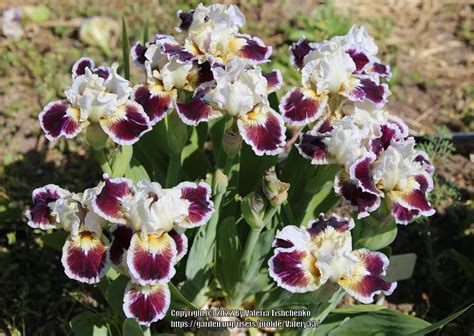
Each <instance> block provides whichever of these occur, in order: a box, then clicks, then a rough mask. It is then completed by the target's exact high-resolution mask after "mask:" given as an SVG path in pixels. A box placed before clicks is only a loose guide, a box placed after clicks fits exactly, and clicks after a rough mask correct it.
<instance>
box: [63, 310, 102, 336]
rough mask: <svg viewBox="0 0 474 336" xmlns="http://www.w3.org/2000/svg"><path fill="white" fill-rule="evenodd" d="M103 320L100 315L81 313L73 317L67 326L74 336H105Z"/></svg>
mask: <svg viewBox="0 0 474 336" xmlns="http://www.w3.org/2000/svg"><path fill="white" fill-rule="evenodd" d="M105 320H106V319H105V317H104V316H103V315H101V314H94V313H92V312H83V313H81V314H79V315H76V316H74V317H73V318H72V320H71V321H70V322H69V325H70V326H71V329H72V331H73V333H74V335H76V336H107V335H108V332H107V324H106V323H105Z"/></svg>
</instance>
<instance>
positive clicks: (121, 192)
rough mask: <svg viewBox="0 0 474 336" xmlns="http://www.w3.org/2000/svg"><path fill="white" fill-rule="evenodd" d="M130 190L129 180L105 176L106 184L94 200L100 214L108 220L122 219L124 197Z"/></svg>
mask: <svg viewBox="0 0 474 336" xmlns="http://www.w3.org/2000/svg"><path fill="white" fill-rule="evenodd" d="M129 192H130V186H129V184H128V182H127V181H124V180H115V179H109V178H108V177H105V182H104V186H103V187H102V190H101V191H100V193H99V194H98V195H97V196H96V197H95V198H94V200H93V202H94V204H95V206H96V207H97V209H98V211H99V213H100V215H102V216H103V217H104V218H105V219H107V220H111V221H114V220H117V221H121V220H122V212H121V208H122V198H123V197H124V196H125V195H127V194H128V193H129Z"/></svg>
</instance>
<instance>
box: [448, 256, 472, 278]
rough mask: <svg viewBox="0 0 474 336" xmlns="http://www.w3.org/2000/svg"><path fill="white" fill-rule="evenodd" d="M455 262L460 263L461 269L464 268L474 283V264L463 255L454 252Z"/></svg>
mask: <svg viewBox="0 0 474 336" xmlns="http://www.w3.org/2000/svg"><path fill="white" fill-rule="evenodd" d="M453 256H454V260H456V262H457V263H458V265H459V267H461V268H462V270H463V271H464V273H466V275H467V276H468V277H469V279H470V280H471V281H474V264H473V263H472V262H471V261H470V260H469V259H468V258H466V257H465V256H463V255H462V254H461V253H459V252H456V251H455V250H453Z"/></svg>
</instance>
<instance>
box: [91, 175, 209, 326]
mask: <svg viewBox="0 0 474 336" xmlns="http://www.w3.org/2000/svg"><path fill="white" fill-rule="evenodd" d="M210 197H211V188H210V187H209V185H208V184H206V183H204V182H200V183H198V184H196V183H191V182H183V183H180V184H179V185H178V186H176V187H174V188H171V189H163V188H162V187H161V186H160V185H159V184H158V183H155V182H148V181H141V182H139V183H137V184H134V183H133V182H132V181H131V180H128V179H125V178H114V179H110V178H108V176H107V175H104V182H103V183H101V184H100V185H99V186H98V192H97V194H96V195H95V197H94V199H93V201H92V202H93V207H94V209H95V210H96V211H97V213H98V214H100V216H102V217H103V218H104V219H106V220H108V221H110V222H112V223H116V226H115V229H114V231H113V233H112V235H113V239H112V243H111V245H110V250H109V251H110V252H109V255H110V260H111V262H112V265H113V266H115V267H117V268H118V269H119V270H126V273H128V275H129V276H130V277H131V279H132V283H131V284H129V286H128V287H127V289H126V293H125V297H124V312H125V314H126V315H127V316H128V317H136V318H137V319H138V320H139V322H140V323H141V324H145V325H149V324H150V323H152V322H154V321H157V320H159V319H161V318H163V316H164V315H165V313H166V311H167V310H168V307H169V303H170V299H169V296H170V295H169V289H168V285H167V283H168V282H169V281H170V280H171V278H172V277H173V276H174V274H175V272H176V271H175V265H176V263H177V262H178V261H179V260H181V259H182V258H183V256H184V255H185V254H186V252H187V248H188V241H187V238H186V235H185V234H183V233H181V232H182V230H183V229H187V228H193V227H197V226H201V225H204V224H206V223H207V221H208V220H209V219H210V217H211V215H212V213H213V212H214V205H213V202H212V200H211V199H210Z"/></svg>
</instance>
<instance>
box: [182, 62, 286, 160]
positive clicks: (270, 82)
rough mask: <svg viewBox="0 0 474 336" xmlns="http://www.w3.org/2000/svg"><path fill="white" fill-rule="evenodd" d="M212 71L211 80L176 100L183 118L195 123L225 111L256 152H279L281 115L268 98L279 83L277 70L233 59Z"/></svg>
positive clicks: (283, 131)
mask: <svg viewBox="0 0 474 336" xmlns="http://www.w3.org/2000/svg"><path fill="white" fill-rule="evenodd" d="M212 72H213V77H214V80H213V81H212V82H209V83H207V84H205V85H202V86H200V87H199V88H198V89H197V90H196V93H195V95H194V97H193V98H192V99H191V100H190V101H188V102H186V103H178V104H177V112H178V114H179V116H180V117H181V119H182V120H183V122H184V123H186V124H188V125H197V124H198V123H200V122H203V121H208V120H210V119H214V118H217V117H220V116H222V115H224V114H228V115H230V116H231V117H233V118H234V119H235V120H236V123H237V128H238V130H239V133H240V135H241V136H242V138H243V139H244V141H245V142H246V143H247V144H248V145H250V146H251V147H252V149H253V150H254V152H255V153H256V154H257V155H264V154H266V155H274V154H277V153H279V152H281V151H282V148H283V146H284V145H285V127H284V122H283V118H282V117H281V115H280V114H279V113H277V112H276V111H275V110H273V109H272V108H271V107H270V104H269V102H268V94H269V93H271V92H273V91H275V90H278V88H279V87H280V86H281V75H280V73H279V71H277V70H274V71H272V72H271V73H268V74H264V73H262V71H261V69H260V68H259V67H258V66H248V65H246V64H245V63H243V62H241V61H239V60H234V61H232V62H230V63H228V64H226V65H225V66H224V67H214V68H213V69H212Z"/></svg>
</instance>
